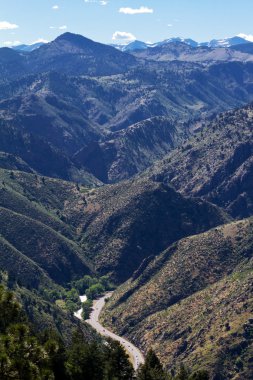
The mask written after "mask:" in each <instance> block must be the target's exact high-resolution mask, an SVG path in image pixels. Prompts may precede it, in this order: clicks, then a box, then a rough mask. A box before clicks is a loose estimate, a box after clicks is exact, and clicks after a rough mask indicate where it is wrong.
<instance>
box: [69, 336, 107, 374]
mask: <svg viewBox="0 0 253 380" xmlns="http://www.w3.org/2000/svg"><path fill="white" fill-rule="evenodd" d="M65 366H66V371H67V374H68V376H69V378H70V379H71V380H103V356H102V352H101V349H100V348H99V347H98V345H97V344H96V343H92V344H86V343H84V341H83V337H82V333H81V332H78V331H77V332H76V333H75V334H74V336H73V339H72V344H71V347H70V349H69V350H68V352H67V361H66V363H65Z"/></svg>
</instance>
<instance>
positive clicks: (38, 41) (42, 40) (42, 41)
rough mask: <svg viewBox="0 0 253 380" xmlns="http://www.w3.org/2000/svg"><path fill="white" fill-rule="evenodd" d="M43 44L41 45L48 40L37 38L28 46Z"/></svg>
mask: <svg viewBox="0 0 253 380" xmlns="http://www.w3.org/2000/svg"><path fill="white" fill-rule="evenodd" d="M40 42H41V43H43V44H47V43H48V42H49V41H48V40H45V39H44V38H38V39H37V40H35V41H33V42H31V43H30V44H29V45H34V44H38V43H40Z"/></svg>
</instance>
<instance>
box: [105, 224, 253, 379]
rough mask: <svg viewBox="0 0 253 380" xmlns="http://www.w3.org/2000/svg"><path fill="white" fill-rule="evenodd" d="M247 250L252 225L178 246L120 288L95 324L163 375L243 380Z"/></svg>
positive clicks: (248, 372) (248, 366)
mask: <svg viewBox="0 0 253 380" xmlns="http://www.w3.org/2000/svg"><path fill="white" fill-rule="evenodd" d="M252 244H253V221H252V219H248V220H244V221H240V222H237V223H231V224H228V225H225V226H222V227H219V228H216V229H214V230H211V231H208V232H206V233H204V234H200V235H197V236H193V237H189V238H186V239H183V240H181V241H179V242H177V243H176V244H174V245H172V246H171V247H169V248H168V249H167V250H166V251H164V252H163V253H162V254H161V255H159V256H157V257H156V258H155V259H154V260H153V261H152V262H151V263H150V264H148V263H146V265H145V266H144V265H143V268H142V270H139V271H137V272H136V273H135V274H134V276H133V277H132V279H131V280H129V281H128V282H127V283H125V284H124V285H122V286H121V287H120V288H119V289H118V290H117V291H116V292H115V294H114V296H113V298H112V299H111V300H110V301H109V303H108V304H107V306H106V310H105V311H104V314H103V318H104V319H105V321H106V323H107V324H109V325H110V326H111V325H113V326H114V328H116V329H117V331H118V332H120V333H121V334H125V335H127V336H128V337H130V338H131V339H133V340H134V341H135V342H136V343H138V344H139V345H140V346H141V347H142V348H143V349H144V350H146V351H147V350H148V349H149V348H150V346H153V347H154V349H155V350H156V351H157V352H158V353H159V355H160V357H161V359H162V360H163V362H164V364H166V365H167V366H168V367H169V368H172V367H174V366H177V365H178V363H180V362H184V363H185V364H186V365H188V366H191V367H193V368H197V367H198V366H202V367H204V368H207V369H208V370H209V371H211V373H212V374H213V377H212V378H215V379H216V378H219V379H230V378H231V379H232V378H233V379H237V378H239V379H241V378H244V379H251V376H252V373H253V368H252V363H251V360H250V358H251V357H252V350H253V348H252V347H253V346H252V332H253V325H252V319H251V318H250V317H251V312H252V307H253V304H252V276H253V270H252V252H253V249H252V248H253V245H252ZM215 376H216V377H215Z"/></svg>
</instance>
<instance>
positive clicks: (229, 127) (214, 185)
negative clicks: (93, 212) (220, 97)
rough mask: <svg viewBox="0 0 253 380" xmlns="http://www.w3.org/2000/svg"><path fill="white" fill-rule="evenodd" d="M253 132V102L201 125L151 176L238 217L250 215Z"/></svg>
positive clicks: (158, 165)
mask: <svg viewBox="0 0 253 380" xmlns="http://www.w3.org/2000/svg"><path fill="white" fill-rule="evenodd" d="M202 127H203V128H202ZM252 131H253V106H252V105H249V106H246V107H244V108H241V109H238V110H235V111H230V112H228V113H225V114H222V115H220V116H218V117H217V118H215V119H214V120H213V121H212V122H210V123H207V125H205V124H203V126H200V131H196V134H195V136H194V137H193V138H191V139H190V140H189V141H187V142H185V144H184V145H183V146H182V147H180V148H178V149H176V150H175V151H174V152H173V153H172V154H171V155H168V156H167V157H166V158H164V160H163V161H162V162H159V163H158V164H157V165H156V166H155V167H154V168H153V169H152V170H151V171H150V175H151V176H152V175H153V178H157V179H158V180H159V181H164V182H165V183H170V184H172V185H173V186H174V187H175V189H177V190H179V191H180V192H181V193H182V194H184V195H188V196H189V195H191V196H201V197H202V198H204V199H207V200H209V201H211V202H213V203H215V204H217V205H219V206H221V207H223V208H224V209H226V210H227V211H228V212H229V213H231V214H232V215H233V216H234V217H238V218H241V217H247V216H250V215H252V191H251V182H252V152H253V151H252ZM151 173H152V174H151Z"/></svg>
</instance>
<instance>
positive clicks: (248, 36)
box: [237, 33, 253, 42]
mask: <svg viewBox="0 0 253 380" xmlns="http://www.w3.org/2000/svg"><path fill="white" fill-rule="evenodd" d="M237 37H240V38H243V39H244V40H246V41H249V42H253V35H252V34H243V33H239V34H237Z"/></svg>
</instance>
